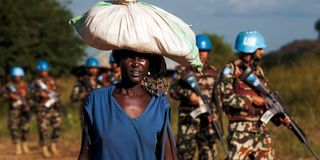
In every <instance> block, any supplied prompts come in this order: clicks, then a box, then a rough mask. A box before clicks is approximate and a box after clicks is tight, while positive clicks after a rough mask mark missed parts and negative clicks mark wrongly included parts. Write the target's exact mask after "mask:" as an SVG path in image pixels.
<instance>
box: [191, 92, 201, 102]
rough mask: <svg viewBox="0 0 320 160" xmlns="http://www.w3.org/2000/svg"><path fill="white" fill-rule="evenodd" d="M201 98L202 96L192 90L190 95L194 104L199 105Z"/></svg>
mask: <svg viewBox="0 0 320 160" xmlns="http://www.w3.org/2000/svg"><path fill="white" fill-rule="evenodd" d="M199 98H200V97H199V96H198V95H197V94H196V93H194V92H192V93H191V95H190V97H189V100H190V102H191V103H192V104H194V105H199Z"/></svg>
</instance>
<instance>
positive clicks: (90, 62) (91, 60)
mask: <svg viewBox="0 0 320 160" xmlns="http://www.w3.org/2000/svg"><path fill="white" fill-rule="evenodd" d="M94 67H99V61H98V60H97V59H96V58H93V57H89V58H88V59H87V61H86V68H94Z"/></svg>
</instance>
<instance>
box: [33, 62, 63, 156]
mask: <svg viewBox="0 0 320 160" xmlns="http://www.w3.org/2000/svg"><path fill="white" fill-rule="evenodd" d="M37 71H38V74H39V77H37V78H36V79H35V80H34V82H33V83H34V88H33V94H34V99H35V101H36V103H37V123H38V124H37V125H38V130H39V138H40V145H41V147H42V148H41V149H42V154H43V156H44V157H46V158H48V157H51V153H50V152H49V148H50V150H51V151H52V153H53V154H54V155H58V154H59V152H58V150H57V142H58V140H59V137H60V135H61V125H62V118H61V113H60V107H62V106H61V102H60V98H59V96H60V95H59V94H58V92H57V86H56V82H55V80H54V79H53V78H52V77H50V76H49V64H48V62H46V61H44V60H40V61H39V62H38V63H37ZM50 126H51V127H52V134H51V136H50V137H51V143H49V142H48V138H49V137H48V136H49V135H48V131H49V127H50ZM49 144H50V145H49Z"/></svg>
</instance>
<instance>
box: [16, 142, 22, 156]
mask: <svg viewBox="0 0 320 160" xmlns="http://www.w3.org/2000/svg"><path fill="white" fill-rule="evenodd" d="M21 154H22V148H21V143H20V142H18V143H17V144H16V155H21Z"/></svg>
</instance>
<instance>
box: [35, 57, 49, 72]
mask: <svg viewBox="0 0 320 160" xmlns="http://www.w3.org/2000/svg"><path fill="white" fill-rule="evenodd" d="M49 69H50V67H49V63H48V62H47V61H45V60H40V61H38V63H37V71H48V70H49Z"/></svg>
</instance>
